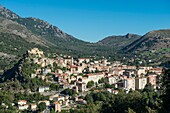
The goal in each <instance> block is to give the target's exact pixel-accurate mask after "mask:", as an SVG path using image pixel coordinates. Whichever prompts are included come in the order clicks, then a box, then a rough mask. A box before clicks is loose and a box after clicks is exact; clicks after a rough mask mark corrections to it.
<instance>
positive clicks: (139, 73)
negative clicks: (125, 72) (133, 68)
mask: <svg viewBox="0 0 170 113" xmlns="http://www.w3.org/2000/svg"><path fill="white" fill-rule="evenodd" d="M142 74H144V75H145V74H146V70H145V68H139V69H138V70H137V75H138V76H139V77H140V76H141V75H142Z"/></svg>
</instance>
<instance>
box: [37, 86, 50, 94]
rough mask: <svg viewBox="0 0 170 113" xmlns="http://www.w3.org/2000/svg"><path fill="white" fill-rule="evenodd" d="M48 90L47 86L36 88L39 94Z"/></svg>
mask: <svg viewBox="0 0 170 113" xmlns="http://www.w3.org/2000/svg"><path fill="white" fill-rule="evenodd" d="M48 90H50V88H49V86H41V87H39V88H38V92H39V93H42V92H44V91H48Z"/></svg>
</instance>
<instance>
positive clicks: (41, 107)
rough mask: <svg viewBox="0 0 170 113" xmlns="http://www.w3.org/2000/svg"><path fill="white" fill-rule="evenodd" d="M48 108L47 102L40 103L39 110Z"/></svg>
mask: <svg viewBox="0 0 170 113" xmlns="http://www.w3.org/2000/svg"><path fill="white" fill-rule="evenodd" d="M45 109H46V104H45V103H44V102H41V103H40V104H39V105H38V110H39V111H44V110H45Z"/></svg>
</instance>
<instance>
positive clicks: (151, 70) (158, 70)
mask: <svg viewBox="0 0 170 113" xmlns="http://www.w3.org/2000/svg"><path fill="white" fill-rule="evenodd" d="M149 72H152V73H156V74H158V75H160V74H162V68H151V69H150V70H149Z"/></svg>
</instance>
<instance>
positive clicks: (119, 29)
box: [0, 0, 170, 42]
mask: <svg viewBox="0 0 170 113" xmlns="http://www.w3.org/2000/svg"><path fill="white" fill-rule="evenodd" d="M0 5H2V6H4V7H6V8H8V9H10V10H12V11H13V12H15V13H16V14H18V15H19V16H22V17H36V18H40V19H43V20H45V21H47V22H49V23H51V24H52V25H55V26H57V27H58V28H60V29H61V30H63V31H64V32H66V33H68V34H70V35H72V36H74V37H76V38H78V39H81V40H84V41H89V42H97V41H99V40H101V39H103V38H105V37H107V36H111V35H126V34H127V33H135V34H140V35H144V34H145V33H147V32H149V31H152V30H159V29H167V28H170V0H0Z"/></svg>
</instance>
